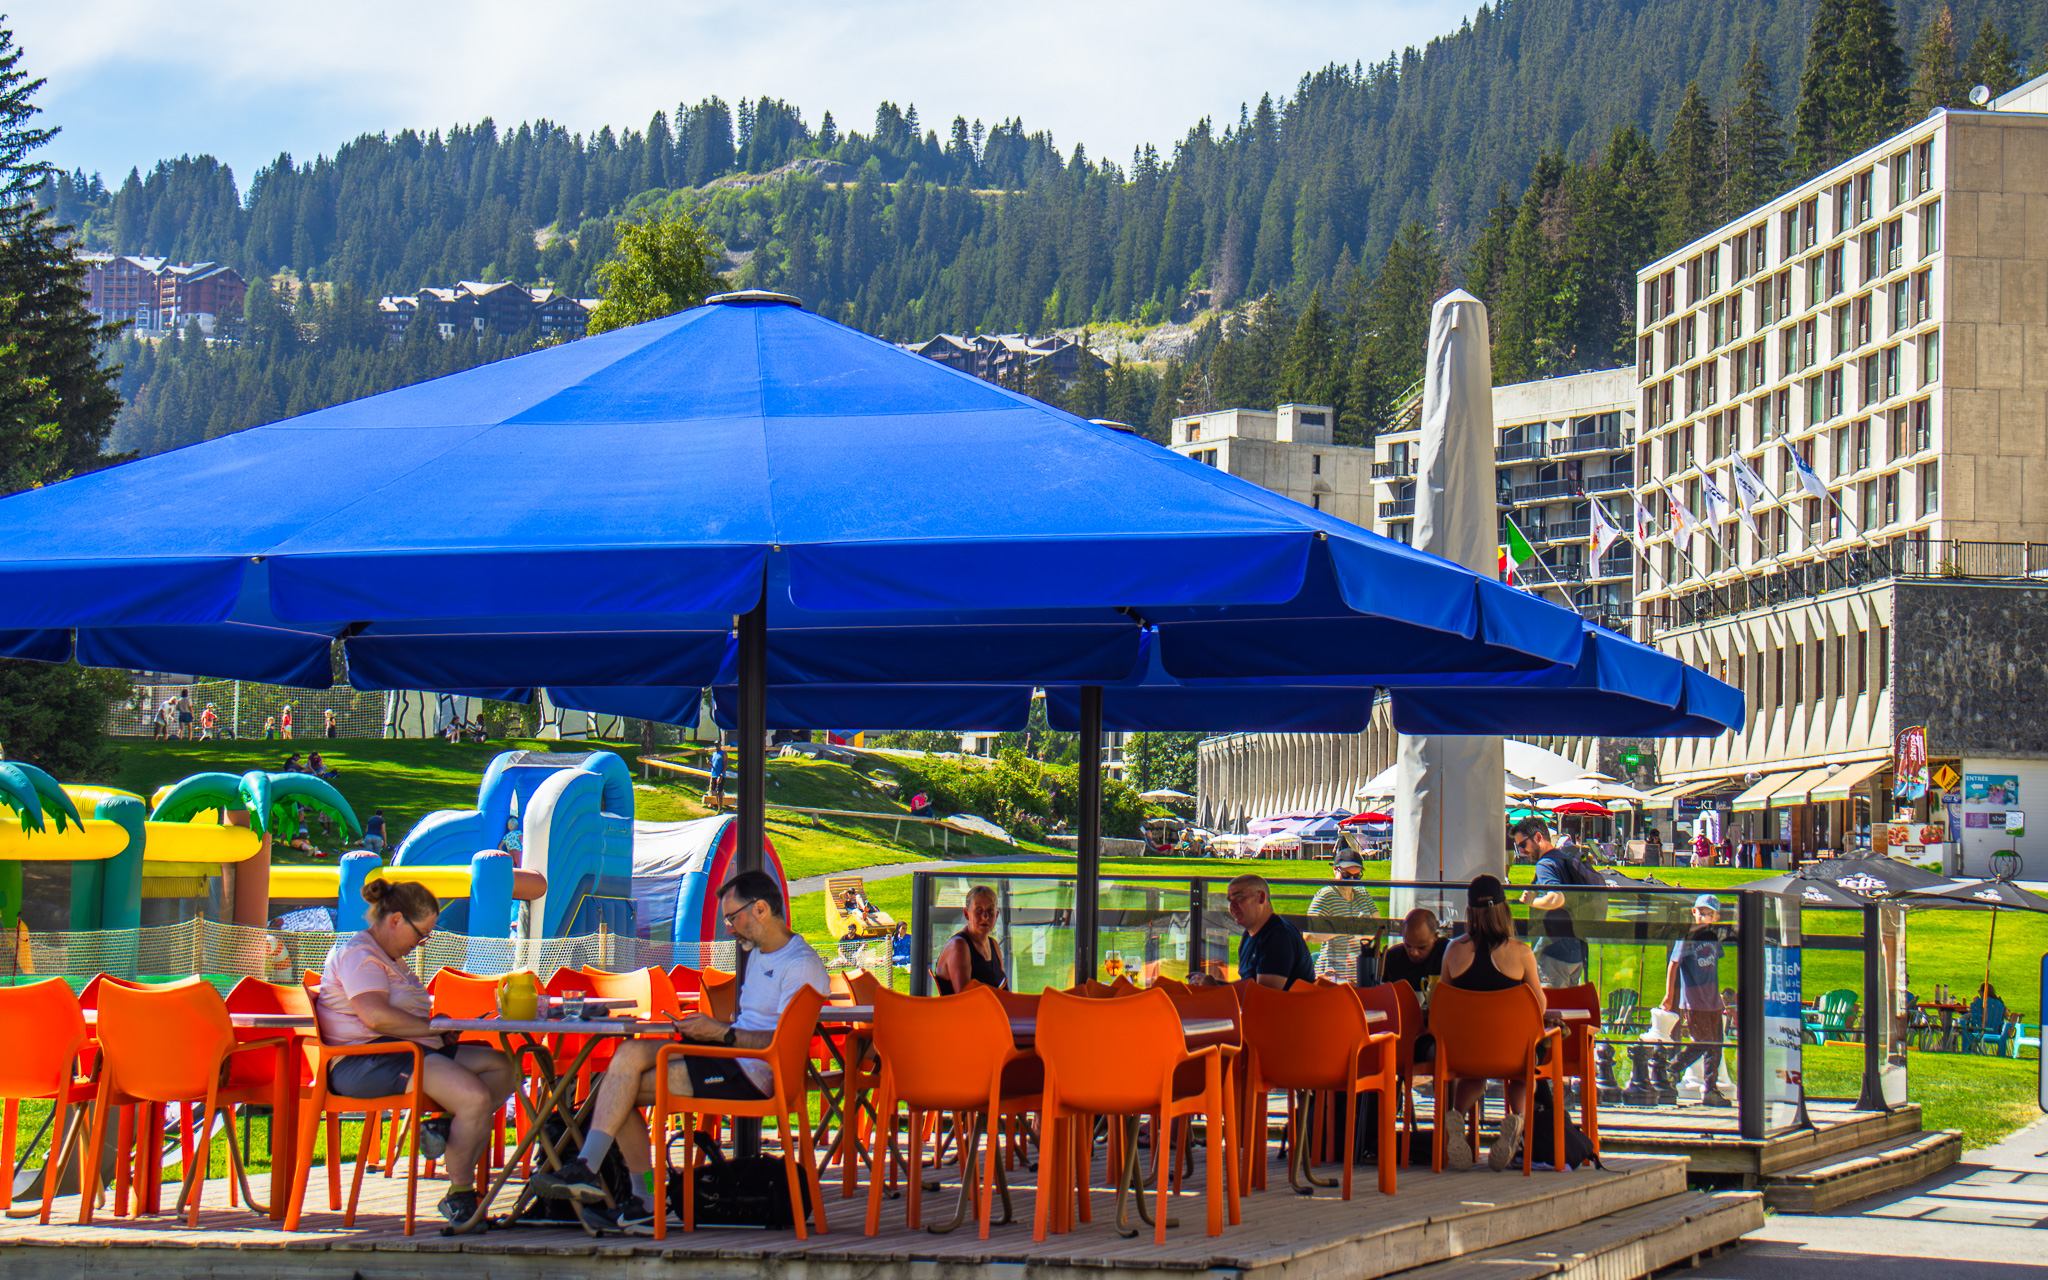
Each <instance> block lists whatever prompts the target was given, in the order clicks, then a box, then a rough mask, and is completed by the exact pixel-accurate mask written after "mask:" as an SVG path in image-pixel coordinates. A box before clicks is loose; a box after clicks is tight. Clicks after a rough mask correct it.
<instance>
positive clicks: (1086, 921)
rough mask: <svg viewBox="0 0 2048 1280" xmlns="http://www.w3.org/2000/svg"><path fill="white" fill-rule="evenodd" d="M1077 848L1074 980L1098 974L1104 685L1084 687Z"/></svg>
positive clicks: (1086, 979) (1080, 981) (1075, 868)
mask: <svg viewBox="0 0 2048 1280" xmlns="http://www.w3.org/2000/svg"><path fill="white" fill-rule="evenodd" d="M1076 826H1077V828H1078V830H1079V832H1080V839H1079V841H1078V843H1077V847H1076V848H1075V850H1074V981H1075V982H1076V983H1082V982H1086V981H1088V980H1089V979H1090V978H1093V977H1094V976H1095V922H1096V906H1097V902H1096V895H1097V894H1098V893H1100V892H1101V885H1102V689H1101V687H1100V686H1097V685H1085V686H1083V687H1082V689H1081V820H1080V822H1079V823H1077V824H1076Z"/></svg>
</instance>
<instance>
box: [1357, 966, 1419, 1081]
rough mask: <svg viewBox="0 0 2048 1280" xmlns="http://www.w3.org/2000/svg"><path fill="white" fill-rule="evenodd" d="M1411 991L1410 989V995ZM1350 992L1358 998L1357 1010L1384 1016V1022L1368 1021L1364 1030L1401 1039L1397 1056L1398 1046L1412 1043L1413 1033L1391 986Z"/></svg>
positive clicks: (1365, 988) (1358, 988)
mask: <svg viewBox="0 0 2048 1280" xmlns="http://www.w3.org/2000/svg"><path fill="white" fill-rule="evenodd" d="M1396 985H1398V986H1403V987H1405V986H1407V985H1408V984H1407V983H1405V982H1402V983H1398V984H1396ZM1412 990H1413V989H1412V988H1411V993H1412ZM1350 991H1351V994H1353V995H1355V996H1357V997H1358V1007H1359V1008H1361V1009H1364V1010H1365V1011H1366V1012H1368V1013H1370V1012H1372V1011H1373V1010H1378V1011H1379V1012H1381V1013H1383V1014H1385V1015H1386V1020H1385V1021H1384V1022H1372V1021H1368V1022H1367V1023H1366V1030H1368V1031H1370V1032H1371V1033H1372V1034H1373V1035H1376V1036H1377V1035H1384V1034H1385V1033H1387V1032H1389V1031H1391V1032H1393V1033H1394V1034H1395V1035H1398V1036H1399V1037H1401V1039H1400V1041H1399V1042H1398V1043H1397V1044H1396V1046H1395V1052H1396V1053H1397V1054H1398V1053H1399V1052H1400V1045H1402V1044H1413V1043H1414V1038H1413V1037H1414V1034H1415V1033H1414V1032H1412V1031H1410V1030H1409V1029H1408V1022H1407V1019H1405V1018H1403V1017H1402V1016H1401V996H1400V993H1399V992H1397V991H1395V990H1394V988H1393V987H1392V986H1389V985H1388V984H1386V983H1384V982H1383V983H1381V984H1380V985H1378V986H1376V987H1352V988H1350ZM1417 1021H1421V1019H1419V1018H1418V1019H1417ZM1404 1065H1405V1063H1404Z"/></svg>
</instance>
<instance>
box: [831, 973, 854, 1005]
mask: <svg viewBox="0 0 2048 1280" xmlns="http://www.w3.org/2000/svg"><path fill="white" fill-rule="evenodd" d="M825 981H826V985H828V986H829V987H831V988H832V996H831V998H832V999H833V1000H836V1001H838V1002H839V1003H841V1004H852V1003H853V984H852V983H851V982H848V981H847V980H846V975H845V974H844V973H842V972H840V971H839V970H837V969H834V970H833V971H832V972H831V973H829V974H827V975H826V976H825Z"/></svg>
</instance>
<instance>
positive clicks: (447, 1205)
mask: <svg viewBox="0 0 2048 1280" xmlns="http://www.w3.org/2000/svg"><path fill="white" fill-rule="evenodd" d="M476 1206H477V1198H476V1192H475V1191H472V1190H469V1189H468V1188H464V1189H463V1190H461V1191H450V1192H449V1193H448V1194H447V1195H445V1196H442V1197H441V1203H439V1204H437V1205H435V1206H434V1207H435V1208H436V1209H439V1210H440V1211H441V1216H442V1217H444V1218H446V1219H448V1221H450V1222H452V1223H454V1224H455V1225H456V1226H458V1227H459V1226H461V1225H462V1224H463V1223H465V1222H468V1221H469V1220H470V1219H471V1218H474V1217H475V1216H476Z"/></svg>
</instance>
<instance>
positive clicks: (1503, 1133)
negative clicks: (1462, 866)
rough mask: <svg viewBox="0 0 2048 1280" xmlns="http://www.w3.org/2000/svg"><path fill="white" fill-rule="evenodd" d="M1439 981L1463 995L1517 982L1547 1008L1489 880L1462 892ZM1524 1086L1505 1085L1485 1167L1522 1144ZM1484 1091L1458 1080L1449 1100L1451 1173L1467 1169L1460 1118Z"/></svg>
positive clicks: (1495, 883)
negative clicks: (1459, 924)
mask: <svg viewBox="0 0 2048 1280" xmlns="http://www.w3.org/2000/svg"><path fill="white" fill-rule="evenodd" d="M1443 980H1444V981H1445V982H1447V983H1449V984H1450V985H1451V986H1454V987H1458V988H1460V989H1461V990H1465V991H1506V990H1509V989H1510V988H1512V987H1514V986H1515V985H1516V984H1517V983H1520V984H1521V985H1523V986H1526V987H1528V988H1529V990H1530V991H1531V992H1532V993H1533V994H1534V995H1535V997H1536V1007H1537V1008H1538V1009H1548V1008H1549V1006H1548V1005H1547V1004H1545V1003H1544V999H1543V981H1542V979H1541V977H1540V976H1539V975H1538V973H1537V971H1536V953H1535V952H1534V951H1531V950H1530V949H1529V944H1528V943H1526V942H1523V941H1522V940H1521V939H1519V938H1517V937H1515V918H1514V916H1513V915H1512V914H1510V913H1509V911H1508V895H1507V890H1505V889H1504V888H1502V887H1501V883H1500V881H1499V880H1498V879H1496V878H1495V877H1493V876H1474V877H1473V878H1472V885H1471V887H1470V888H1468V889H1467V890H1466V891H1465V934H1464V936H1463V937H1460V938H1456V939H1454V940H1453V941H1452V942H1451V945H1450V946H1448V947H1446V948H1445V949H1444V976H1443ZM1527 1089H1528V1086H1527V1085H1526V1084H1515V1083H1509V1084H1508V1086H1507V1101H1508V1113H1507V1118H1506V1119H1504V1120H1502V1121H1501V1126H1500V1136H1499V1137H1497V1138H1495V1139H1494V1143H1493V1146H1492V1147H1491V1148H1490V1149H1489V1150H1488V1151H1487V1153H1486V1163H1487V1164H1488V1165H1490V1166H1491V1167H1492V1168H1493V1170H1494V1172H1496V1173H1498V1172H1500V1171H1501V1170H1503V1169H1505V1168H1507V1167H1508V1163H1509V1162H1510V1161H1511V1160H1513V1159H1514V1157H1515V1149H1516V1148H1517V1147H1518V1146H1519V1145H1520V1143H1521V1140H1522V1115H1521V1112H1522V1095H1523V1093H1524V1092H1525V1091H1526V1090H1527ZM1485 1093H1486V1081H1484V1080H1460V1081H1458V1084H1457V1090H1456V1092H1455V1093H1454V1094H1453V1095H1452V1097H1451V1107H1450V1113H1449V1114H1448V1115H1446V1116H1445V1117H1444V1127H1445V1132H1444V1164H1445V1165H1446V1166H1447V1167H1449V1168H1452V1169H1458V1170H1464V1169H1470V1168H1471V1167H1472V1148H1471V1146H1470V1145H1469V1144H1468V1143H1467V1142H1466V1139H1465V1114H1466V1112H1468V1111H1470V1110H1471V1109H1472V1108H1473V1107H1475V1106H1477V1105H1478V1104H1479V1100H1480V1099H1481V1097H1483V1096H1484V1095H1485Z"/></svg>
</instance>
